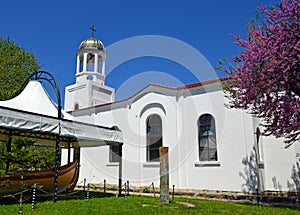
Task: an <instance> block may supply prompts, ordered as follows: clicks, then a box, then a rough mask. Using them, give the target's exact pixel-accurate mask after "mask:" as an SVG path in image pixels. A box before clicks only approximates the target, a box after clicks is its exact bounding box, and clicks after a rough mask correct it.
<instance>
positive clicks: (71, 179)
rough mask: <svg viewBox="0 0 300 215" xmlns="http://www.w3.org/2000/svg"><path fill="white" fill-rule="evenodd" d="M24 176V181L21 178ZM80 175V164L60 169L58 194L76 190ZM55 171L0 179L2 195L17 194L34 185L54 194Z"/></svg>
mask: <svg viewBox="0 0 300 215" xmlns="http://www.w3.org/2000/svg"><path fill="white" fill-rule="evenodd" d="M22 175H23V181H22V180H21V177H22ZM78 175H79V162H78V160H75V161H74V162H72V163H70V164H67V165H65V166H61V167H59V168H58V193H60V192H63V191H71V190H73V189H74V188H75V186H76V183H77V180H78ZM53 183H54V169H48V170H42V171H32V172H23V173H15V174H14V175H13V176H8V177H3V178H0V194H12V193H17V192H19V191H21V190H24V189H31V188H32V187H33V185H34V184H36V185H38V186H39V187H41V189H42V190H44V191H47V192H49V193H52V192H53Z"/></svg>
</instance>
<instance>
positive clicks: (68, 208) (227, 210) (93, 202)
mask: <svg viewBox="0 0 300 215" xmlns="http://www.w3.org/2000/svg"><path fill="white" fill-rule="evenodd" d="M91 196H93V193H91ZM180 202H188V203H191V204H193V205H194V206H195V207H188V206H186V205H183V204H180ZM0 214H3V215H6V214H19V205H18V204H10V205H2V206H0ZM23 214H24V215H27V214H51V215H52V214H59V215H72V214H74V215H85V214H87V215H93V214H130V215H134V214H172V215H175V214H180V215H185V214H272V215H277V214H300V209H299V208H288V207H272V206H261V205H260V206H257V205H250V204H241V203H232V202H222V201H216V200H201V199H191V198H175V199H174V200H173V201H172V202H171V203H170V204H160V201H159V198H154V197H146V196H129V197H121V198H116V197H115V196H111V197H100V198H96V197H94V198H91V199H90V200H89V201H88V202H87V201H86V200H85V199H69V200H59V201H58V202H57V203H53V202H51V201H44V202H39V203H36V206H35V209H34V210H32V209H31V204H30V202H28V203H27V204H25V205H24V207H23Z"/></svg>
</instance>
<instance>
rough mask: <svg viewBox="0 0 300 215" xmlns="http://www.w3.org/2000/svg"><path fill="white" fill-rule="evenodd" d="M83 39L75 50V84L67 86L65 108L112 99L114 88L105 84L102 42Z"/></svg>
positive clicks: (102, 102)
mask: <svg viewBox="0 0 300 215" xmlns="http://www.w3.org/2000/svg"><path fill="white" fill-rule="evenodd" d="M90 29H91V30H92V37H90V38H88V39H86V40H83V41H82V42H81V44H80V45H79V49H78V50H77V51H76V56H77V64H76V84H74V85H71V86H67V87H66V91H65V110H66V111H74V110H77V109H82V108H88V107H93V106H96V105H100V104H105V103H109V102H113V101H114V89H113V88H111V87H108V86H106V85H105V60H106V51H105V48H104V45H103V43H102V42H101V41H100V40H98V39H96V38H95V37H94V33H95V31H96V30H95V28H94V26H92V27H91V28H90Z"/></svg>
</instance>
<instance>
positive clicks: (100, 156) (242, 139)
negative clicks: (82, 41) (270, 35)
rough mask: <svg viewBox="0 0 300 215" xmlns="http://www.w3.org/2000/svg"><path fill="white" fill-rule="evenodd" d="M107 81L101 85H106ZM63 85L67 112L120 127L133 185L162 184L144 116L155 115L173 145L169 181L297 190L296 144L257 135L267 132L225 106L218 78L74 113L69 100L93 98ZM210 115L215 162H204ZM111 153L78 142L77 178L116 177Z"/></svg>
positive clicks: (126, 175)
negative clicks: (203, 122)
mask: <svg viewBox="0 0 300 215" xmlns="http://www.w3.org/2000/svg"><path fill="white" fill-rule="evenodd" d="M103 81H104V80H103ZM102 84H103V83H102V82H100V83H98V86H102V87H104V85H102ZM72 86H74V85H72ZM66 89H67V90H66V97H68V96H70V97H69V98H66V101H69V103H68V104H66V110H72V112H71V114H72V115H73V116H74V117H75V118H76V119H78V120H82V121H86V122H89V123H94V124H97V125H103V126H107V127H112V126H117V127H118V128H119V129H120V130H121V131H122V132H123V138H124V145H123V180H129V181H130V184H132V185H135V186H149V185H150V184H151V183H152V182H154V184H155V186H159V163H158V162H153V161H147V159H148V158H147V119H149V117H150V116H152V115H158V116H159V117H160V118H161V122H162V145H163V146H168V147H169V165H170V186H171V185H175V187H176V188H178V189H199V190H203V189H205V190H220V191H237V192H255V190H256V189H259V190H261V191H267V190H270V191H298V189H299V184H297V183H298V182H297V178H296V177H297V174H294V176H293V168H295V169H294V170H295V171H294V172H296V173H298V169H297V167H296V163H297V161H298V158H297V155H298V153H299V149H298V147H299V146H298V143H295V144H294V145H292V146H291V147H289V148H287V149H285V148H284V147H285V144H284V143H283V140H281V139H275V138H273V137H265V136H261V135H257V134H258V133H259V130H260V131H262V130H263V128H260V126H259V120H258V119H256V118H254V117H253V116H251V115H249V114H247V113H245V112H244V111H241V110H237V109H228V108H226V107H225V106H224V104H225V103H226V102H227V100H226V98H225V97H224V94H223V90H222V88H221V83H220V81H218V80H214V81H206V82H202V83H195V84H193V85H188V86H184V87H179V88H171V87H164V86H159V85H148V86H147V87H146V88H144V89H143V90H141V91H140V92H138V93H137V94H135V95H134V96H132V97H131V98H129V99H127V100H123V101H119V102H112V103H108V104H100V105H97V104H96V105H95V104H91V105H90V107H85V108H79V109H78V110H75V111H74V109H72V107H73V106H72V105H69V104H74V102H70V101H72V99H75V100H76V101H78V102H79V103H81V102H82V103H84V102H83V101H84V100H85V99H89V97H92V96H91V95H90V94H88V92H89V91H88V90H87V91H82V93H81V92H80V93H78V94H74V95H73V97H72V95H70V93H69V92H70V91H68V90H70V87H67V88H66ZM67 91H68V92H67ZM78 92H79V91H78ZM84 93H87V94H85V95H84ZM99 96H100V97H101V95H99ZM81 100H82V101H81ZM67 105H69V106H67ZM205 114H209V115H210V116H212V117H213V118H214V120H215V134H216V136H215V140H216V141H215V142H216V151H217V158H216V159H215V160H206V161H205V160H204V161H203V160H200V145H199V128H200V127H199V119H200V117H201V116H203V115H205ZM258 129H259V130H258ZM257 154H258V156H256V155H257ZM110 156H111V151H110V146H104V147H94V148H81V169H80V178H79V183H82V181H83V180H84V179H86V180H87V181H88V182H90V183H101V182H102V181H103V180H104V179H105V180H106V181H107V183H116V181H117V178H118V163H117V162H110V161H111V158H112V157H110ZM201 159H202V158H201ZM257 172H259V174H258V175H259V177H257ZM298 180H299V174H298Z"/></svg>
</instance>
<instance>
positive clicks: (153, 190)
mask: <svg viewBox="0 0 300 215" xmlns="http://www.w3.org/2000/svg"><path fill="white" fill-rule="evenodd" d="M151 186H152V192H153V196H154V197H155V189H154V182H152V184H151Z"/></svg>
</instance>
